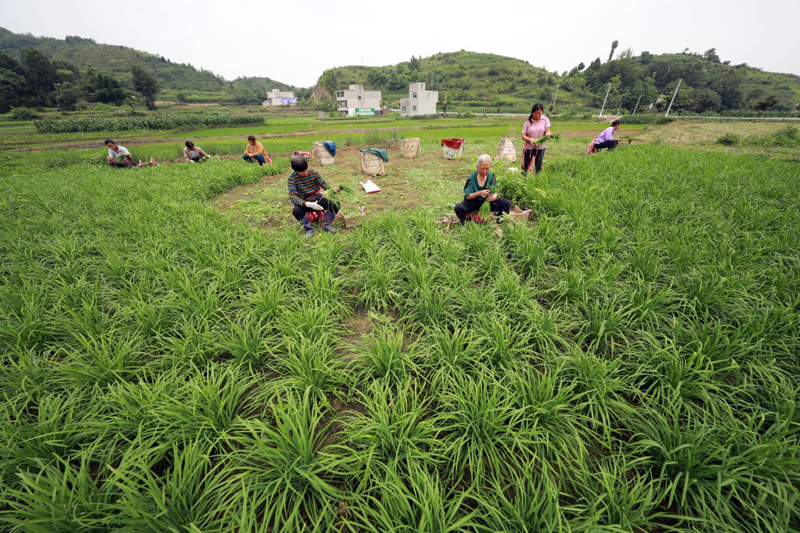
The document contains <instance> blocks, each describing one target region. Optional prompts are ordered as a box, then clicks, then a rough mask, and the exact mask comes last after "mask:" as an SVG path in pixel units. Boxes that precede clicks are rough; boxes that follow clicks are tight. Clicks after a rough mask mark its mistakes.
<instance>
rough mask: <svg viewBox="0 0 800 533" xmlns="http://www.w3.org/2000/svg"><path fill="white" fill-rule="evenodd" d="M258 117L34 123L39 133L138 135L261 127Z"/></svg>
mask: <svg viewBox="0 0 800 533" xmlns="http://www.w3.org/2000/svg"><path fill="white" fill-rule="evenodd" d="M263 122H264V117H263V116H261V115H239V114H233V113H197V114H188V113H179V114H178V113H159V114H154V115H147V116H144V117H121V118H68V119H62V120H53V119H42V120H37V121H35V122H34V126H35V127H36V131H38V132H39V133H72V132H94V131H141V130H154V131H162V130H175V129H190V128H201V127H208V126H233V125H247V124H261V123H263Z"/></svg>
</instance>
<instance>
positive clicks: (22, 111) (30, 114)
mask: <svg viewBox="0 0 800 533" xmlns="http://www.w3.org/2000/svg"><path fill="white" fill-rule="evenodd" d="M37 118H41V115H40V114H39V112H38V111H36V110H35V109H31V108H30V107H15V108H14V109H12V110H11V120H36V119H37Z"/></svg>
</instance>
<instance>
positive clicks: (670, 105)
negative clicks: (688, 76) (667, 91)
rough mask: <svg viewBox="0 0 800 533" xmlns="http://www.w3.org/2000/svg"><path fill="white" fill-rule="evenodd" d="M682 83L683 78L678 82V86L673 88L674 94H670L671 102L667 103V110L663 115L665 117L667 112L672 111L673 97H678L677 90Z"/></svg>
mask: <svg viewBox="0 0 800 533" xmlns="http://www.w3.org/2000/svg"><path fill="white" fill-rule="evenodd" d="M682 81H683V78H681V79H679V80H678V86H677V87H675V92H674V93H673V94H672V100H670V101H669V107H668V108H667V113H666V114H665V115H664V116H665V117H668V116H669V110H670V109H672V102H674V101H675V97H676V96H677V95H678V89H680V88H681V82H682Z"/></svg>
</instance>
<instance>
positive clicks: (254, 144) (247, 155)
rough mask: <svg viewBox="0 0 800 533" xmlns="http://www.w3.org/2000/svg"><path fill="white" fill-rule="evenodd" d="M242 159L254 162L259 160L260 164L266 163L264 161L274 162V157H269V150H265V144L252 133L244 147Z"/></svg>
mask: <svg viewBox="0 0 800 533" xmlns="http://www.w3.org/2000/svg"><path fill="white" fill-rule="evenodd" d="M242 159H244V160H245V161H247V162H248V163H252V162H253V161H254V160H255V161H258V164H259V165H264V163H269V164H270V165H271V164H272V159H270V158H269V156H268V155H267V151H266V150H264V145H263V144H261V143H260V142H258V141H257V140H256V138H255V137H254V136H252V135H250V136H249V137H247V146H246V147H245V149H244V155H243V156H242Z"/></svg>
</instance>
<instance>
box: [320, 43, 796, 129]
mask: <svg viewBox="0 0 800 533" xmlns="http://www.w3.org/2000/svg"><path fill="white" fill-rule="evenodd" d="M589 61H590V62H589ZM587 62H588V67H587V66H585V65H584V64H583V63H580V64H579V65H578V66H576V67H575V68H573V69H572V70H570V71H565V72H563V73H561V74H558V73H557V72H548V71H547V70H545V69H542V68H538V67H535V66H533V65H531V64H530V63H528V62H527V61H523V60H520V59H515V58H511V57H505V56H499V55H495V54H484V53H478V52H467V51H464V50H461V51H459V52H452V53H439V54H434V55H432V56H430V57H427V58H416V57H414V56H412V57H411V60H409V61H407V62H402V63H398V64H397V65H391V66H384V67H364V66H345V67H337V68H332V69H328V70H326V71H325V72H323V74H322V76H320V78H319V81H318V83H317V90H319V89H322V88H324V89H325V90H326V91H327V92H328V93H331V94H333V93H334V91H336V90H341V89H345V88H347V86H348V85H350V84H362V85H364V87H365V88H366V89H369V90H380V91H382V92H383V93H384V94H383V98H384V100H386V101H387V102H396V101H397V100H399V99H400V98H401V97H403V96H405V95H406V94H407V91H408V84H409V83H413V82H426V83H427V84H428V88H429V89H434V90H438V91H439V101H440V102H443V101H444V98H445V97H446V98H447V99H448V100H449V101H450V102H451V103H452V106H453V107H452V109H456V108H457V107H459V106H465V107H470V106H471V107H473V108H474V107H476V106H485V107H487V108H494V107H497V108H498V110H499V108H501V107H503V108H506V107H514V108H516V109H521V108H523V107H524V105H523V104H525V105H527V106H530V104H532V103H533V102H542V103H544V104H545V105H547V104H548V102H553V100H554V98H556V97H557V102H558V104H559V105H561V106H562V107H563V106H576V107H582V108H587V107H590V108H599V107H600V106H601V105H602V104H603V102H604V100H605V99H606V98H605V95H606V93H607V94H608V99H607V102H606V104H607V105H608V106H609V108H613V109H627V110H628V112H630V111H632V110H633V109H634V108H635V107H636V105H637V104H640V105H642V106H648V105H651V104H656V105H657V106H659V107H660V106H662V105H663V103H664V101H665V98H662V96H666V95H671V94H673V93H674V91H675V89H676V87H677V86H678V83H681V86H680V89H679V91H678V94H677V98H676V100H675V103H674V107H673V109H675V110H676V111H680V110H683V111H689V112H695V113H706V112H708V113H719V112H726V111H732V110H750V111H754V112H764V111H781V112H791V111H795V110H798V106H799V105H800V76H796V75H794V74H780V73H772V72H764V71H762V70H761V69H758V68H755V67H750V66H748V65H744V64H742V65H730V64H728V62H723V61H721V60H720V58H719V56H717V55H716V52H715V50H714V49H711V50H709V51H707V52H706V53H705V54H702V55H701V54H693V53H682V54H660V55H656V54H651V53H649V52H642V53H641V54H640V55H639V56H635V57H634V56H633V54H632V52H630V51H626V54H624V55H620V56H619V57H617V59H613V60H610V61H606V62H603V61H601V60H600V58H597V59H595V60H594V61H591V59H589V58H587ZM609 87H610V90H609ZM556 91H557V94H556Z"/></svg>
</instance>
